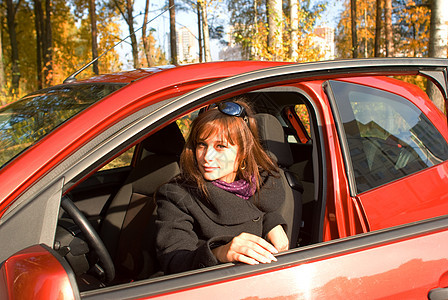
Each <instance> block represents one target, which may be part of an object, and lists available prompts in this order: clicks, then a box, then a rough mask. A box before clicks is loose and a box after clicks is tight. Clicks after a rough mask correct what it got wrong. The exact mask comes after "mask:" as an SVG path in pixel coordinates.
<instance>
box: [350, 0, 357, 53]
mask: <svg viewBox="0 0 448 300" xmlns="http://www.w3.org/2000/svg"><path fill="white" fill-rule="evenodd" d="M357 23H358V12H357V5H356V0H350V25H351V26H350V28H351V36H352V56H353V58H357V57H358V26H357Z"/></svg>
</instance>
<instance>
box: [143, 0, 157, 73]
mask: <svg viewBox="0 0 448 300" xmlns="http://www.w3.org/2000/svg"><path fill="white" fill-rule="evenodd" d="M148 13H149V0H146V4H145V17H144V20H143V28H142V42H143V48H144V49H145V57H146V63H147V64H148V67H152V66H154V61H153V59H152V55H151V43H150V41H149V39H148V37H147V36H146V30H147V23H148ZM148 36H149V35H148Z"/></svg>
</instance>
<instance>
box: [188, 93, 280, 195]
mask: <svg viewBox="0 0 448 300" xmlns="http://www.w3.org/2000/svg"><path fill="white" fill-rule="evenodd" d="M232 102H235V103H238V104H239V105H241V106H243V107H244V109H245V110H246V113H247V122H246V121H245V120H244V119H243V118H241V117H235V116H229V115H226V114H224V113H222V112H220V111H219V110H218V109H210V110H208V111H206V112H203V113H201V114H199V116H198V117H197V118H196V119H195V120H194V121H193V123H192V127H191V131H190V134H189V136H188V138H187V141H186V144H185V147H184V150H183V151H182V154H181V157H180V167H181V177H182V178H183V179H185V180H187V181H188V182H191V183H193V184H194V185H196V186H198V187H199V190H200V191H201V192H202V194H203V195H205V196H208V192H207V188H206V186H205V179H204V178H203V176H202V174H201V172H200V171H199V167H198V165H197V160H196V147H197V145H198V141H199V139H200V138H204V137H205V138H208V137H210V136H213V135H215V134H222V135H223V136H224V137H225V138H226V139H227V141H228V142H229V143H230V144H232V145H237V146H238V149H239V153H238V154H237V160H238V162H237V164H238V166H239V167H238V172H237V177H238V178H240V179H244V180H246V181H247V182H252V181H253V182H252V183H254V184H255V186H256V190H257V191H258V190H259V189H260V172H261V171H266V172H268V174H270V175H273V174H274V172H275V173H277V172H278V167H277V165H276V164H275V163H274V162H273V161H272V159H271V158H270V157H269V156H268V154H267V153H266V152H265V151H264V149H263V147H262V146H261V144H260V141H259V136H258V129H257V124H256V121H255V118H254V114H253V112H252V109H251V108H250V107H249V105H248V104H247V103H246V102H244V101H242V100H235V101H232Z"/></svg>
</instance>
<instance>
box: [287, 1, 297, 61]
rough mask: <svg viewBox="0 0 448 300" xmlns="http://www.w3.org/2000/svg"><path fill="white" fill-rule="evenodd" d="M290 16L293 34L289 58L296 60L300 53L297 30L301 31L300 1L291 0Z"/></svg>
mask: <svg viewBox="0 0 448 300" xmlns="http://www.w3.org/2000/svg"><path fill="white" fill-rule="evenodd" d="M289 9H290V14H289V17H290V19H291V36H290V42H291V47H290V48H289V58H290V59H291V60H292V61H296V60H297V57H298V56H299V54H298V44H297V43H298V40H297V32H298V31H299V13H298V3H297V0H289Z"/></svg>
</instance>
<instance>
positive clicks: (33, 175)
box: [0, 58, 448, 299]
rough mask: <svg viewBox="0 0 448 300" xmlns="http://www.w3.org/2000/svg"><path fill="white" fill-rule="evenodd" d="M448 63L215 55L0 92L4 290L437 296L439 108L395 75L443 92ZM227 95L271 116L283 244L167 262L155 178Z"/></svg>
mask: <svg viewBox="0 0 448 300" xmlns="http://www.w3.org/2000/svg"><path fill="white" fill-rule="evenodd" d="M447 69H448V60H447V59H410V58H394V59H372V60H370V59H363V60H346V61H332V62H316V63H307V64H289V63H280V62H216V63H207V64H197V65H189V66H180V67H166V68H152V69H142V70H135V71H131V72H123V73H116V74H110V75H101V76H97V77H93V78H91V79H87V80H80V81H76V80H75V79H74V78H70V80H67V83H64V84H61V85H58V86H55V87H52V88H48V89H45V90H41V91H38V92H35V93H32V94H30V95H28V96H26V97H24V98H23V99H21V100H19V101H17V102H15V103H12V104H10V105H9V106H6V107H3V108H1V109H0V145H1V147H0V149H1V150H0V165H1V166H2V167H1V169H0V186H1V188H0V241H1V242H0V262H1V264H0V298H1V299H8V298H9V299H24V298H26V299H56V298H57V299H79V298H83V299H124V298H126V299H135V298H157V297H160V298H164V299H166V298H170V299H198V298H206V299H207V298H211V297H214V298H223V299H228V298H231V299H259V298H272V299H274V298H276V299H302V298H306V299H309V298H325V299H328V298H332V299H333V298H343V299H347V298H356V299H359V298H361V299H365V298H395V299H397V298H398V299H409V298H419V299H422V298H427V297H428V296H429V297H430V298H433V299H441V298H447V295H448V290H447V289H446V287H448V275H447V274H448V272H447V271H448V217H447V214H448V162H447V159H448V143H447V141H448V126H447V118H446V116H445V115H444V114H443V113H442V112H440V110H438V109H437V108H436V107H435V106H434V104H433V103H432V102H431V101H430V100H429V99H428V97H427V95H426V94H425V93H424V92H423V91H422V90H421V89H420V88H418V87H417V86H416V85H412V84H409V83H407V82H405V81H403V80H402V79H403V78H404V77H406V78H411V77H415V76H423V77H424V78H426V79H428V80H431V81H433V82H434V83H435V84H436V85H437V86H438V87H439V89H440V91H441V93H442V95H443V98H444V99H447V90H448V84H447ZM423 77H420V81H421V78H423ZM407 81H408V80H407ZM234 97H244V98H245V99H247V100H248V101H249V102H251V103H252V104H253V106H254V108H255V110H256V112H257V113H258V114H260V115H270V116H271V120H272V122H271V123H266V124H259V126H261V128H263V126H265V127H264V128H271V127H272V128H273V127H275V126H277V127H278V128H281V131H280V132H281V134H279V135H277V136H276V137H267V136H263V137H262V139H263V142H264V145H265V146H266V147H268V148H269V144H270V143H271V144H272V143H275V144H276V145H277V146H279V147H276V148H281V149H282V150H281V151H279V152H277V153H275V150H272V151H273V152H272V154H273V155H274V156H276V158H277V160H278V163H279V165H280V166H281V168H282V169H283V170H284V174H285V178H284V182H285V188H287V189H288V191H290V192H291V194H292V195H293V197H291V199H292V200H291V202H290V203H289V205H290V207H289V209H285V213H287V214H289V216H290V219H289V220H288V222H289V223H290V225H291V226H290V228H291V229H292V231H291V232H288V234H289V236H290V237H291V240H292V241H293V246H292V247H291V249H290V250H289V251H287V252H284V253H281V254H279V255H277V258H278V261H276V262H273V263H270V264H261V265H256V266H249V265H243V264H221V265H218V266H215V267H210V268H203V269H200V270H195V271H190V272H185V273H180V274H174V275H163V274H161V272H160V271H159V269H158V265H157V260H156V259H155V257H154V251H155V250H154V243H153V239H154V235H155V234H156V232H155V231H154V226H153V223H154V218H155V208H154V204H153V201H152V194H153V192H154V191H155V189H157V187H158V186H159V185H160V184H162V183H164V182H166V181H168V180H169V179H170V177H172V176H174V175H175V174H176V173H177V172H178V163H177V159H178V155H179V153H180V151H181V150H182V146H183V142H184V137H183V136H184V135H185V133H186V132H187V131H188V127H189V125H190V123H191V119H192V118H194V117H195V116H196V114H197V113H198V111H199V109H200V108H202V107H204V106H207V105H210V104H211V103H213V102H217V101H221V100H224V99H232V98H234ZM272 116H273V117H274V118H272ZM288 201H289V200H288Z"/></svg>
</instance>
